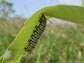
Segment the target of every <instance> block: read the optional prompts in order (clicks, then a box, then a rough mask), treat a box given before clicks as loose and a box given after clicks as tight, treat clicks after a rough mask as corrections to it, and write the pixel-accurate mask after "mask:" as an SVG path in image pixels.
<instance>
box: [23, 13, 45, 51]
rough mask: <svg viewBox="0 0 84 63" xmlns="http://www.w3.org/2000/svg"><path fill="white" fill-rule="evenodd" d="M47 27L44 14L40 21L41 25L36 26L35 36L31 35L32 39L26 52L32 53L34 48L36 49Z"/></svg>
mask: <svg viewBox="0 0 84 63" xmlns="http://www.w3.org/2000/svg"><path fill="white" fill-rule="evenodd" d="M45 27H46V18H45V16H44V15H43V14H42V16H41V17H40V19H39V25H38V26H35V29H34V30H33V34H32V35H31V38H30V39H29V40H28V42H29V44H28V46H27V47H26V48H25V51H29V52H31V51H32V50H33V48H35V45H36V44H37V41H38V39H39V38H40V36H41V35H42V33H43V31H44V30H45Z"/></svg>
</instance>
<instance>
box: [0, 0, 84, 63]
mask: <svg viewBox="0 0 84 63" xmlns="http://www.w3.org/2000/svg"><path fill="white" fill-rule="evenodd" d="M12 6H13V4H12V3H10V2H8V1H6V0H2V1H1V2H0V61H1V58H2V56H3V54H4V52H5V50H6V48H7V47H8V46H9V44H10V43H11V42H12V41H13V40H14V38H15V37H16V35H17V34H18V32H19V31H20V29H21V28H22V27H23V25H24V22H25V20H26V18H24V17H22V16H20V15H15V16H14V17H11V14H13V13H14V12H15V10H14V9H13V8H12ZM9 10H10V11H9ZM47 22H48V23H47V26H46V30H45V31H44V33H43V35H42V36H41V37H40V39H39V41H38V43H37V46H36V47H35V49H34V50H33V52H32V53H27V52H25V51H24V53H23V57H22V58H21V63H84V26H83V25H79V24H75V23H71V24H70V23H63V22H61V21H60V23H59V22H56V21H53V20H52V19H51V20H48V21H47ZM8 55H10V54H8ZM0 63H1V62H0Z"/></svg>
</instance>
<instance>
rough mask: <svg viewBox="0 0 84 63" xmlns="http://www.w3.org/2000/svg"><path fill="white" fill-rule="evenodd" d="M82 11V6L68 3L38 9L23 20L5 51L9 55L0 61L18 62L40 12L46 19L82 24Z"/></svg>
mask: <svg viewBox="0 0 84 63" xmlns="http://www.w3.org/2000/svg"><path fill="white" fill-rule="evenodd" d="M83 12H84V8H83V7H79V6H69V5H56V6H49V7H46V8H43V9H40V10H39V11H37V12H36V13H35V14H33V15H32V16H31V17H30V18H29V19H28V20H27V21H26V22H25V24H24V27H23V28H22V29H21V31H20V32H19V34H18V35H17V37H16V38H15V40H14V41H13V42H12V43H11V44H10V45H9V47H8V48H7V50H6V52H5V53H8V51H10V53H11V56H10V57H9V58H5V56H6V55H4V57H3V61H2V63H19V60H20V57H21V55H22V53H23V52H24V47H25V46H26V44H28V42H27V41H28V40H29V39H30V36H31V35H32V33H33V30H34V28H35V26H36V25H38V22H39V18H40V17H41V15H42V14H44V15H45V16H46V18H47V19H48V18H51V17H55V18H59V19H62V20H68V21H71V22H75V23H81V24H84V14H83Z"/></svg>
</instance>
